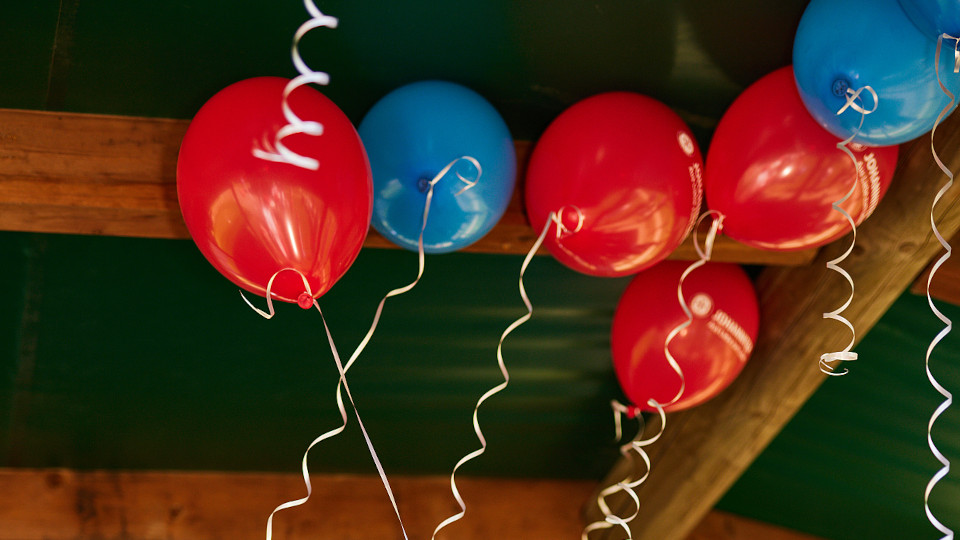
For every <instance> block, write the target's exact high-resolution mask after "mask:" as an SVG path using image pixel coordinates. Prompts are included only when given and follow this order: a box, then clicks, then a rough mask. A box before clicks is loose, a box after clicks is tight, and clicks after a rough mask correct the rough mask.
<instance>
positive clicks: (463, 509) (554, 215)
mask: <svg viewBox="0 0 960 540" xmlns="http://www.w3.org/2000/svg"><path fill="white" fill-rule="evenodd" d="M565 208H568V207H564V208H561V209H560V210H559V211H558V212H551V213H550V215H549V217H548V218H547V222H546V223H545V224H544V226H543V230H542V231H541V232H540V236H539V237H537V240H536V242H534V243H533V247H531V248H530V251H528V252H527V256H526V257H524V259H523V263H522V264H521V265H520V278H519V288H520V298H521V299H522V300H523V304H524V305H525V306H526V307H527V313H526V314H524V315H522V316H521V317H519V318H518V319H517V320H515V321H513V322H512V323H510V325H509V326H507V328H506V330H504V331H503V333H502V334H501V335H500V341H499V343H497V365H498V366H499V367H500V373H501V374H502V375H503V382H502V383H500V384H498V385H496V386H494V387H493V388H491V389H490V390H487V392H486V393H484V394H483V395H482V396H480V399H479V400H477V404H476V405H475V406H474V407H473V431H474V433H476V434H477V439H479V441H480V448H478V449H476V450H474V451H473V452H470V453H469V454H467V455H465V456H463V457H462V458H460V461H458V462H457V464H456V465H454V466H453V472H451V473H450V491H451V492H452V493H453V498H454V499H456V501H457V505H459V506H460V511H459V512H457V513H455V514H453V515H452V516H450V517H448V518H447V519H445V520H443V521H442V522H440V524H439V525H437V528H436V529H434V531H433V535H432V536H431V537H430V538H431V539H432V540H435V539H436V537H437V533H439V532H440V530H441V529H443V528H444V527H446V526H447V525H450V524H451V523H454V522H456V521H459V520H460V519H462V518H463V516H464V515H466V513H467V503H466V502H465V501H464V500H463V496H462V495H461V494H460V490H459V489H457V480H456V476H457V471H458V470H460V467H462V466H463V465H464V464H465V463H467V462H468V461H470V460H472V459H474V458H476V457H478V456H480V455H482V454H483V453H484V452H486V451H487V439H486V438H485V437H484V436H483V431H482V430H481V429H480V421H479V419H478V414H479V412H480V406H481V405H483V403H484V402H485V401H486V400H487V399H489V398H490V397H492V396H494V395H496V394H498V393H499V392H501V391H503V390H504V389H505V388H506V387H507V385H508V384H509V383H510V373H509V372H508V371H507V366H506V364H505V363H504V360H503V342H504V340H506V339H507V336H508V335H510V333H511V332H513V331H514V330H516V329H517V327H519V326H520V325H522V324H523V323H525V322H527V321H529V320H530V318H531V317H533V303H531V302H530V297H528V296H527V290H526V288H525V287H524V286H523V275H524V273H526V271H527V267H528V266H529V265H530V261H532V260H533V256H534V255H536V253H537V251H538V250H539V249H540V246H541V245H543V241H544V239H546V237H547V233H548V232H549V231H550V226H551V225H553V224H556V226H557V238H558V239H559V238H560V237H561V236H563V235H565V234H573V232H575V231H569V230H568V229H566V227H564V225H563V224H562V222H561V219H560V216H561V214H562V212H563V211H564V209H565ZM570 208H572V207H570ZM576 211H577V213H578V215H579V216H580V217H579V225H578V226H577V228H576V230H580V226H581V225H582V224H583V214H582V213H580V210H579V209H576Z"/></svg>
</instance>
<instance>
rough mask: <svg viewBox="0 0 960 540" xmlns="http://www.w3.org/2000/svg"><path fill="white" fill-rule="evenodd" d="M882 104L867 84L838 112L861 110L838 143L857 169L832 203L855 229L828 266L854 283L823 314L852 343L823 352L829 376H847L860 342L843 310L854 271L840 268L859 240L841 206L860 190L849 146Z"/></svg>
mask: <svg viewBox="0 0 960 540" xmlns="http://www.w3.org/2000/svg"><path fill="white" fill-rule="evenodd" d="M864 91H867V92H869V93H870V95H871V96H873V107H872V108H870V109H866V108H864V107H863V105H861V104H860V103H858V101H860V94H862V93H863V92H864ZM879 104H880V100H879V98H878V96H877V93H876V92H875V91H874V90H873V88H872V87H870V86H864V87H863V88H858V89H857V90H853V89H852V88H848V89H847V93H846V103H844V105H843V107H840V110H838V111H837V114H838V115H839V114H842V113H843V112H844V111H846V110H847V109H848V108H849V109H853V110H854V111H856V112H858V113H860V124H859V125H857V128H856V129H855V130H853V133H852V134H851V135H850V136H849V137H847V138H846V139H845V140H843V141H840V142H838V143H837V149H838V150H840V151H842V152H843V153H845V154H846V155H847V156H848V157H850V161H852V162H853V171H854V172H853V182H852V184H851V186H850V191H847V193H846V195H844V196H843V197H842V198H840V200H838V201H834V202H833V204H832V206H833V209H834V210H836V211H837V212H840V214H841V215H843V217H844V218H846V220H847V222H848V223H850V230H851V231H853V238H852V239H851V240H850V246H849V247H848V248H847V250H846V251H844V252H843V253H842V254H841V255H840V256H839V257H837V258H835V259H832V260H830V261H828V262H827V269H829V270H833V271H834V272H837V273H838V274H840V275H841V276H843V277H844V279H846V280H847V283H849V284H850V296H848V297H847V301H846V302H844V303H843V305H841V306H840V307H838V308H837V309H835V310H833V311H828V312H825V313H824V314H823V318H824V319H833V320H835V321H837V322H839V323H841V324H843V325H845V326H846V327H847V328H849V329H850V343H848V344H847V346H846V347H845V348H844V349H843V350H842V351H836V352H829V353H823V354H822V355H820V371H822V372H823V373H824V374H825V375H830V376H833V377H836V376H840V375H846V374H847V372H848V371H849V370H848V369H846V368H844V369H843V371H837V370H836V368H837V367H838V366H839V362H852V361H854V360H856V359H857V353H855V352H853V351H852V350H851V349H853V346H854V344H855V343H856V341H857V331H856V330H855V329H854V328H853V324H851V323H850V321H849V320H848V319H847V318H846V317H844V316H843V315H841V313H843V312H844V311H845V310H846V309H847V308H848V307H850V304H851V303H852V302H853V294H854V290H855V288H854V285H853V278H852V277H850V274H849V273H848V272H847V271H846V270H844V269H843V268H841V267H840V263H842V262H843V261H845V260H846V259H847V257H849V256H850V254H851V253H853V247H854V246H855V245H856V243H857V224H856V223H855V222H854V221H853V218H852V217H850V214H848V213H847V211H846V210H844V209H843V208H841V207H840V205H841V204H843V203H844V202H846V201H847V199H849V198H850V197H852V196H853V193H854V190H856V189H857V187H858V184H857V175H858V174H859V166H858V165H857V158H856V157H854V155H853V152H851V151H850V149H849V148H848V147H847V145H849V144H850V143H851V142H852V141H853V138H854V137H856V136H857V134H858V133H860V129H861V128H862V127H863V120H864V119H865V118H866V116H867V115H868V114H870V113H872V112H874V111H876V110H877V106H878V105H879Z"/></svg>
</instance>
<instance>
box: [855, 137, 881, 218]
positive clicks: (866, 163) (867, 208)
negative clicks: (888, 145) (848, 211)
mask: <svg viewBox="0 0 960 540" xmlns="http://www.w3.org/2000/svg"><path fill="white" fill-rule="evenodd" d="M857 184H859V186H860V195H861V199H862V200H863V206H862V207H861V209H860V215H859V216H857V219H856V221H857V223H860V222H862V221H863V220H865V219H867V218H868V217H870V214H872V213H873V211H874V210H876V209H877V204H878V203H879V202H880V166H879V165H878V164H877V156H876V155H874V153H873V152H870V153H869V154H867V155H865V156H863V160H858V161H857Z"/></svg>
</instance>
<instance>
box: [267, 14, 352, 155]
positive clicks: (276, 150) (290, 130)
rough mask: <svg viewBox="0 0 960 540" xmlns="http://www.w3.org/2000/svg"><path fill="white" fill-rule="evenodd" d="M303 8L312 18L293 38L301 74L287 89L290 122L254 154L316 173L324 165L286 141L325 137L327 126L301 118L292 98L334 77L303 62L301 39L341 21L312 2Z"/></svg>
mask: <svg viewBox="0 0 960 540" xmlns="http://www.w3.org/2000/svg"><path fill="white" fill-rule="evenodd" d="M303 6H304V7H305V8H306V9H307V12H308V13H309V14H310V19H309V20H307V21H306V22H304V23H303V24H301V25H300V27H299V28H297V31H296V33H295V34H294V35H293V44H292V45H291V47H290V56H291V57H292V58H293V65H294V67H296V69H297V72H299V73H300V75H298V76H296V77H295V78H293V79H291V80H290V82H288V83H287V85H286V87H284V89H283V97H282V108H283V117H284V119H285V120H286V121H287V123H286V125H284V126H283V127H281V128H280V129H279V130H277V133H276V135H275V136H274V140H273V141H272V142H271V141H263V146H264V147H265V149H262V148H257V147H255V148H254V149H253V155H254V156H255V157H258V158H260V159H265V160H267V161H276V162H280V163H289V164H291V165H295V166H297V167H301V168H304V169H308V170H311V171H315V170H317V169H318V168H319V167H320V162H318V161H317V160H316V159H314V158H311V157H307V156H303V155H300V154H298V153H296V152H294V151H293V150H290V149H289V148H287V147H286V145H284V144H283V139H285V138H287V137H289V136H290V135H294V134H296V133H303V134H306V135H312V136H314V137H317V136H320V135H322V134H323V124H321V123H320V122H315V121H312V120H303V119H301V118H300V117H299V116H297V114H296V113H295V112H293V109H292V108H291V107H290V100H289V98H290V94H292V93H293V91H294V90H296V89H297V88H299V87H301V86H303V85H306V84H310V83H314V84H319V85H323V86H325V85H327V84H329V83H330V76H329V75H328V74H326V73H324V72H322V71H314V70H312V69H310V67H309V66H307V63H306V62H304V61H303V58H302V57H301V56H300V40H301V39H303V36H304V35H306V33H307V32H309V31H310V30H313V29H314V28H320V27H326V28H336V27H337V22H338V21H337V18H336V17H331V16H329V15H324V14H323V13H321V12H320V9H319V8H317V6H316V5H315V4H314V3H313V1H312V0H304V1H303Z"/></svg>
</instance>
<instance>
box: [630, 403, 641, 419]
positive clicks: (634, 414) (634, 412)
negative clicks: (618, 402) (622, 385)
mask: <svg viewBox="0 0 960 540" xmlns="http://www.w3.org/2000/svg"><path fill="white" fill-rule="evenodd" d="M641 414H643V411H642V410H641V409H640V407H637V406H636V405H631V406H629V407H627V412H626V415H627V418H630V419H631V420H632V419H634V418H636V417H638V416H640V415H641Z"/></svg>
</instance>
